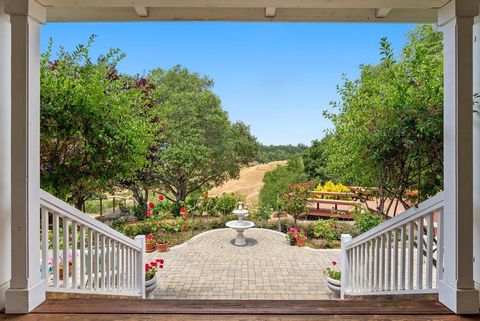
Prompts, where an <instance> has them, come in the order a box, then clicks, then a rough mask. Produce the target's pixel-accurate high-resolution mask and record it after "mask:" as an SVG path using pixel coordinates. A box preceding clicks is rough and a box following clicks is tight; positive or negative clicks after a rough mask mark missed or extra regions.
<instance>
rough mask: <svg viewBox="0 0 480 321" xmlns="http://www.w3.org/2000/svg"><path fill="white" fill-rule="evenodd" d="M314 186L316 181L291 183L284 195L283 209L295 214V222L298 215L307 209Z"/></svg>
mask: <svg viewBox="0 0 480 321" xmlns="http://www.w3.org/2000/svg"><path fill="white" fill-rule="evenodd" d="M314 186H315V183H314V182H307V183H296V184H289V185H288V189H287V191H286V192H285V193H284V194H283V195H282V210H283V211H285V212H286V213H287V214H290V215H292V216H293V219H294V221H295V224H296V222H297V218H298V216H299V215H300V214H303V213H305V212H306V211H307V209H308V208H307V204H308V198H309V197H310V195H311V193H310V192H311V190H312V189H313V187H314Z"/></svg>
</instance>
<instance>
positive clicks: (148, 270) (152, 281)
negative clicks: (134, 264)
mask: <svg viewBox="0 0 480 321" xmlns="http://www.w3.org/2000/svg"><path fill="white" fill-rule="evenodd" d="M163 263H164V260H163V259H157V260H155V261H152V262H149V263H146V264H145V297H146V298H149V297H150V296H151V295H152V293H153V290H155V288H156V287H157V278H156V277H155V275H156V274H157V271H158V269H163Z"/></svg>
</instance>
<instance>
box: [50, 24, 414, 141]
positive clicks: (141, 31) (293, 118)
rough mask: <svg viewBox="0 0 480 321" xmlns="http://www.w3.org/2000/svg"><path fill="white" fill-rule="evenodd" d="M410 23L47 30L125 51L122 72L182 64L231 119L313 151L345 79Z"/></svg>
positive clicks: (58, 37)
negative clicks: (208, 85) (207, 82)
mask: <svg viewBox="0 0 480 321" xmlns="http://www.w3.org/2000/svg"><path fill="white" fill-rule="evenodd" d="M412 27H413V26H412V25H406V24H333V23H332V24H330V23H328V24H327V23H323V24H314V23H231V22H230V23H219V22H202V23H201V22H191V23H190V22H173V23H167V22H163V23H152V22H146V23H70V24H60V23H58V24H53V23H52V24H47V25H46V26H44V27H43V29H42V51H44V50H45V49H46V47H47V43H48V39H49V38H50V37H52V38H53V40H54V42H55V45H56V46H58V45H62V46H64V47H66V48H67V49H69V50H70V49H73V48H74V46H75V45H77V44H79V43H84V42H85V41H86V40H87V39H88V37H89V36H90V35H91V34H96V35H97V36H98V37H97V41H96V42H95V45H94V48H93V51H92V54H93V55H95V56H97V55H98V54H101V53H104V52H105V51H106V50H108V49H109V48H120V49H122V51H123V52H124V53H125V54H126V58H125V59H124V60H123V61H122V63H121V64H120V66H119V69H120V71H122V72H127V73H130V74H144V73H146V72H147V71H148V70H150V69H152V68H154V67H161V68H165V69H167V68H170V67H172V66H174V65H176V64H180V65H182V66H184V67H187V68H189V69H190V70H191V71H195V72H198V73H200V74H204V75H208V76H209V77H211V78H213V79H214V80H215V87H214V91H215V93H216V94H217V95H219V96H220V98H221V99H222V102H223V108H224V109H225V110H226V111H227V112H228V113H229V115H230V118H231V119H232V120H242V121H244V122H245V123H247V124H248V125H250V126H251V131H252V133H253V134H254V135H256V136H257V137H258V139H259V141H260V142H262V143H263V144H298V143H304V144H309V143H310V142H311V141H312V140H313V139H317V138H321V137H322V136H323V135H324V131H325V129H326V128H329V127H330V126H331V124H330V122H329V121H327V120H325V119H324V118H323V116H322V112H323V111H324V110H326V109H329V102H330V101H332V100H338V95H337V93H336V86H337V85H338V84H340V83H341V77H342V74H346V75H347V77H349V78H356V77H358V75H359V68H358V67H359V65H360V64H368V63H377V62H378V60H379V50H378V48H379V41H380V38H381V37H383V36H386V37H387V38H388V39H389V40H390V41H391V42H392V45H393V47H394V48H395V50H397V51H399V50H400V49H401V48H402V46H403V45H404V43H405V34H406V33H407V32H408V31H409V30H410V29H411V28H412Z"/></svg>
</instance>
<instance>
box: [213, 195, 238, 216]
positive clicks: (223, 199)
mask: <svg viewBox="0 0 480 321" xmlns="http://www.w3.org/2000/svg"><path fill="white" fill-rule="evenodd" d="M243 201H244V197H243V196H241V195H238V194H226V193H225V194H222V195H220V196H219V197H218V198H217V200H216V202H215V210H216V211H217V212H220V213H221V214H222V215H223V216H226V215H228V214H231V213H232V211H233V210H234V209H235V207H236V205H237V203H238V202H243Z"/></svg>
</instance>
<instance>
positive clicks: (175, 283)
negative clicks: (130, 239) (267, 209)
mask: <svg viewBox="0 0 480 321" xmlns="http://www.w3.org/2000/svg"><path fill="white" fill-rule="evenodd" d="M235 235H236V232H235V231H232V230H230V229H219V230H212V231H208V232H205V233H202V234H200V235H197V236H196V237H194V238H192V239H190V240H189V241H187V242H185V243H183V244H181V245H179V246H176V247H174V248H172V249H170V250H169V251H168V252H165V253H158V252H154V253H150V254H147V260H153V259H157V258H163V259H165V268H164V269H163V270H160V271H159V273H157V282H158V285H157V288H156V290H155V292H154V295H155V298H156V299H284V300H295V299H297V300H300V299H302V300H305V299H316V300H320V299H328V298H330V294H331V292H330V290H329V289H328V288H327V286H326V281H325V280H326V277H325V275H324V274H323V270H324V269H325V268H327V267H329V266H331V261H332V260H337V261H338V260H339V259H340V250H315V249H311V248H307V247H303V248H299V247H296V246H290V245H289V244H288V243H287V241H286V240H285V234H282V233H279V232H276V231H272V230H265V229H257V228H254V229H250V230H248V231H246V232H245V237H246V238H247V240H248V244H247V246H245V247H237V246H234V245H233V244H232V243H231V240H233V239H234V237H235Z"/></svg>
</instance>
